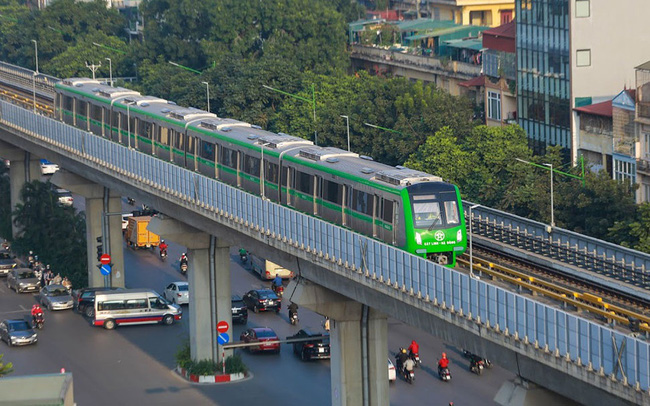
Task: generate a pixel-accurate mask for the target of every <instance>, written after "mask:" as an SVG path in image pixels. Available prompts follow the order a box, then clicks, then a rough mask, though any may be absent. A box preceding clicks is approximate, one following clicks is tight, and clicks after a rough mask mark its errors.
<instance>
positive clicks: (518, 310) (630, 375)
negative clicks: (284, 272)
mask: <svg viewBox="0 0 650 406" xmlns="http://www.w3.org/2000/svg"><path fill="white" fill-rule="evenodd" d="M0 108H1V110H0V117H1V119H0V122H1V123H3V124H4V125H7V126H10V127H13V128H16V129H19V130H20V131H21V132H23V133H26V134H28V135H27V136H26V137H28V138H31V139H32V140H33V141H34V142H37V143H41V144H49V145H50V148H51V149H53V150H56V151H58V152H60V153H62V154H64V155H67V156H70V157H71V158H72V159H76V160H78V161H80V162H83V163H85V164H87V165H89V166H92V167H94V168H97V169H98V170H101V171H103V172H105V173H107V174H109V175H112V176H116V177H120V178H124V177H128V178H130V179H131V180H132V182H134V183H135V182H139V183H141V184H144V185H147V186H150V187H153V188H156V189H158V191H159V193H160V194H161V195H167V197H168V198H170V199H171V200H174V199H179V200H182V201H183V202H184V203H186V204H191V205H195V207H196V209H197V211H202V210H203V211H204V212H205V211H207V212H208V213H209V214H210V215H214V216H216V215H217V213H218V214H219V215H224V216H227V217H228V218H233V219H235V220H237V221H240V222H241V223H245V222H248V224H254V225H256V226H259V227H260V230H262V232H264V233H266V234H267V235H271V236H275V238H281V239H282V241H286V242H287V243H288V244H292V245H294V246H295V247H302V248H304V249H305V250H309V251H310V252H312V253H317V254H320V253H322V254H323V256H324V257H325V258H326V259H329V260H330V261H332V262H333V263H338V264H339V265H348V266H349V267H352V269H353V270H354V271H359V270H361V272H364V273H365V275H366V276H367V277H368V278H376V279H378V280H380V281H384V282H385V283H386V289H401V290H405V291H407V292H412V293H413V294H414V295H417V296H418V297H422V298H423V299H422V300H431V301H435V302H437V303H439V304H440V303H444V304H445V305H446V307H447V308H450V307H451V306H453V309H454V310H455V311H461V310H462V312H463V314H471V315H472V317H474V318H475V319H476V320H478V317H480V322H482V323H485V324H487V323H489V325H490V326H493V327H494V326H499V329H500V330H501V331H504V332H506V331H507V333H508V334H512V335H515V334H516V335H517V336H518V337H520V338H521V339H522V340H528V341H529V342H530V343H535V344H536V345H538V346H539V347H540V348H542V349H544V350H548V351H550V352H551V353H555V354H556V355H558V356H562V357H566V358H567V359H569V358H570V359H571V360H573V361H574V362H577V363H580V364H582V365H587V366H590V367H591V368H593V369H594V370H595V371H597V372H600V373H604V374H607V375H611V376H615V377H617V378H618V379H623V380H625V381H627V382H628V383H629V384H632V385H637V386H638V387H639V388H640V389H642V390H648V388H649V387H650V348H649V344H648V343H647V342H645V341H642V340H640V339H638V338H635V337H631V336H627V335H625V334H622V333H620V332H616V331H614V330H612V329H610V328H608V327H606V326H602V325H599V324H597V323H593V322H591V321H588V320H585V319H583V318H581V317H578V316H575V315H572V314H569V313H567V312H565V311H563V310H560V309H556V308H554V307H551V306H548V305H545V304H542V303H539V302H536V301H534V300H532V299H530V298H527V297H525V296H522V295H519V294H516V293H513V292H510V291H507V290H505V289H502V288H499V287H496V286H493V285H490V284H488V283H485V282H483V281H480V280H475V279H471V278H469V276H468V275H466V274H463V273H460V272H457V271H454V270H452V269H449V268H445V267H442V266H439V265H437V264H434V263H432V262H430V261H427V260H425V259H423V258H420V257H416V256H413V255H411V254H409V253H407V252H405V251H402V250H400V249H398V248H395V247H392V246H390V245H386V244H384V243H381V242H378V241H375V240H373V239H372V238H368V237H365V236H362V235H359V234H357V233H355V232H352V231H350V230H346V229H344V228H341V227H338V226H336V225H332V224H329V223H326V222H324V221H320V220H318V219H316V218H313V217H310V216H307V215H305V214H302V213H299V212H297V211H294V210H292V209H289V208H287V207H283V206H280V205H278V204H275V203H272V202H269V201H266V200H262V199H260V198H258V197H256V196H253V195H251V194H249V193H247V192H244V191H241V190H239V189H237V188H234V187H231V186H227V185H225V184H222V183H219V182H218V181H216V180H213V179H210V178H208V177H205V176H202V175H199V174H196V173H194V172H192V171H189V170H186V169H183V168H180V167H177V166H174V165H172V164H170V163H167V162H165V161H162V160H160V159H158V158H155V157H152V156H148V155H145V154H143V153H140V152H138V151H136V150H133V149H129V148H127V147H124V146H122V145H119V144H116V143H114V142H111V141H109V140H107V139H104V138H102V137H99V136H95V135H93V134H90V133H87V132H84V131H81V130H78V129H76V128H74V127H71V126H68V125H65V124H63V123H61V122H58V121H56V120H53V119H50V118H47V117H43V116H39V115H36V114H33V113H32V112H30V111H28V110H25V109H22V108H20V107H16V106H13V105H11V104H8V103H6V102H0ZM285 238H286V239H285ZM362 253H365V256H363V254H362ZM506 329H507V330H506ZM619 354H620V368H619V361H618V355H619ZM622 374H624V375H622Z"/></svg>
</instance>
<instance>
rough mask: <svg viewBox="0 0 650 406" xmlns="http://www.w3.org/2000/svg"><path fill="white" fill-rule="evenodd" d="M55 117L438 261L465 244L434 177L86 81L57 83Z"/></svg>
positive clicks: (442, 185) (454, 204)
mask: <svg viewBox="0 0 650 406" xmlns="http://www.w3.org/2000/svg"><path fill="white" fill-rule="evenodd" d="M55 115H56V118H57V119H60V120H62V121H64V122H66V123H68V124H71V125H74V126H75V127H78V128H80V129H83V130H86V131H90V132H92V133H93V134H96V135H100V136H102V137H104V138H107V139H110V140H112V141H113V142H117V143H120V144H122V145H125V146H126V145H128V146H130V147H132V148H136V149H137V150H139V151H142V152H143V153H146V154H150V155H154V156H156V157H158V158H160V159H162V160H165V161H168V162H171V163H174V164H176V165H180V166H182V167H184V168H187V169H190V170H192V171H196V172H199V173H201V174H203V175H205V176H209V177H212V178H215V179H217V180H219V181H221V182H224V183H227V184H229V185H232V186H235V187H238V188H241V189H243V190H246V191H247V192H250V193H252V194H255V195H258V196H262V197H265V198H267V199H270V200H272V201H274V202H277V203H280V204H282V205H286V206H289V207H292V208H295V209H297V210H299V211H301V212H304V213H307V214H310V215H313V216H315V217H318V218H321V219H323V220H326V221H329V222H332V223H335V224H339V225H341V226H343V227H346V228H349V229H352V230H355V231H357V232H359V233H363V234H365V235H367V236H371V237H374V238H376V239H378V240H381V241H383V242H386V243H388V244H392V245H395V246H397V247H401V248H403V249H404V250H406V251H408V252H411V253H413V254H415V255H418V256H421V257H425V258H428V259H430V260H432V261H435V262H437V263H439V264H444V265H451V266H454V265H455V264H456V257H457V256H458V255H460V254H462V253H463V252H464V251H465V249H466V247H467V239H466V231H465V230H466V229H465V218H464V215H463V209H462V203H461V198H460V194H459V192H458V188H457V187H456V186H455V185H452V184H449V183H447V182H444V181H443V180H442V179H441V178H439V177H437V176H433V175H430V174H427V173H423V172H420V171H415V170H412V169H408V168H404V167H400V166H398V167H392V166H388V165H384V164H381V163H378V162H375V161H373V160H372V158H370V157H366V156H360V155H358V154H355V153H353V152H349V151H345V150H342V149H338V148H331V147H320V146H316V145H314V144H313V143H312V142H311V141H307V140H305V139H302V138H298V137H294V136H291V135H288V134H284V133H278V134H276V133H272V132H269V131H265V130H263V129H262V128H261V127H259V126H256V125H252V124H248V123H244V122H241V121H237V120H233V119H227V118H220V117H217V116H216V115H215V114H212V113H208V112H206V111H202V110H199V109H196V108H192V107H180V106H177V105H176V104H175V103H173V102H170V101H167V100H163V99H159V98H156V97H152V96H143V95H141V94H140V93H138V92H135V91H133V90H129V89H125V88H121V87H111V86H109V85H107V84H106V83H102V82H99V81H97V80H93V79H87V78H73V79H65V80H62V81H61V82H59V83H57V85H56V97H55ZM262 178H264V181H263V182H262V181H261V179H262Z"/></svg>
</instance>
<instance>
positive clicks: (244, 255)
mask: <svg viewBox="0 0 650 406" xmlns="http://www.w3.org/2000/svg"><path fill="white" fill-rule="evenodd" d="M239 260H240V261H241V263H242V264H245V263H246V262H248V253H245V252H240V253H239Z"/></svg>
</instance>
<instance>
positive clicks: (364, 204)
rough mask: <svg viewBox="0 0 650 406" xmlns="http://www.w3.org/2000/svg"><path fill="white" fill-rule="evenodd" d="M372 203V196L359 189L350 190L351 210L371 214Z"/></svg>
mask: <svg viewBox="0 0 650 406" xmlns="http://www.w3.org/2000/svg"><path fill="white" fill-rule="evenodd" d="M373 203H374V196H373V195H371V194H368V193H366V192H362V191H360V190H356V189H353V190H352V205H351V206H350V207H351V208H352V210H355V211H358V212H359V213H363V214H369V215H372V205H373Z"/></svg>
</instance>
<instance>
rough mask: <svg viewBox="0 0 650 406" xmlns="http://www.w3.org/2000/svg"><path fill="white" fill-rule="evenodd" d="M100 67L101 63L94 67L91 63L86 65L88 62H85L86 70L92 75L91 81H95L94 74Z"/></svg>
mask: <svg viewBox="0 0 650 406" xmlns="http://www.w3.org/2000/svg"><path fill="white" fill-rule="evenodd" d="M101 67H102V63H101V62H100V63H99V65H95V63H94V62H93V63H92V65H88V62H86V68H88V69H90V71H91V72H92V73H93V79H95V72H97V70H98V69H99V68H101Z"/></svg>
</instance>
